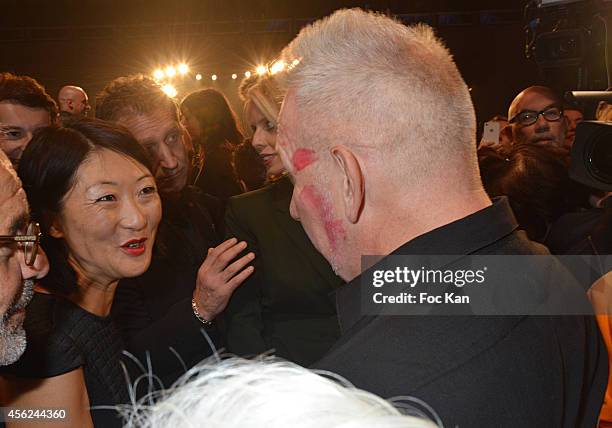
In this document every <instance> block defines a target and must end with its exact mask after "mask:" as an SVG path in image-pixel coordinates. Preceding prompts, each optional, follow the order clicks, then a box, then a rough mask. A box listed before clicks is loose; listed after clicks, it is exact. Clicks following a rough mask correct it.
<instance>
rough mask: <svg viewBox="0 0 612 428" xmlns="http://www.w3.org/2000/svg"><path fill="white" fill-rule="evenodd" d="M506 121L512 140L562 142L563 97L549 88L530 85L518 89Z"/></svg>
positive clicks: (556, 143)
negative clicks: (519, 90)
mask: <svg viewBox="0 0 612 428" xmlns="http://www.w3.org/2000/svg"><path fill="white" fill-rule="evenodd" d="M508 121H509V123H510V126H511V129H512V139H513V142H514V143H531V144H554V145H556V146H559V147H563V145H564V144H565V134H566V132H567V119H566V117H565V116H564V115H563V100H562V99H561V98H560V97H559V95H557V93H556V92H555V91H553V90H552V89H550V88H547V87H545V86H530V87H529V88H527V89H525V90H523V91H521V92H520V93H519V94H518V95H517V96H516V98H514V100H513V101H512V104H510V108H509V109H508Z"/></svg>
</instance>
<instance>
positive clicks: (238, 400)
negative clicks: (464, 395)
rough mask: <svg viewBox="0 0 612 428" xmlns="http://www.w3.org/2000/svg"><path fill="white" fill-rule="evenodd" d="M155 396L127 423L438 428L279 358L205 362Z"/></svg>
mask: <svg viewBox="0 0 612 428" xmlns="http://www.w3.org/2000/svg"><path fill="white" fill-rule="evenodd" d="M149 399H150V397H145V399H144V400H143V401H141V404H140V405H136V406H134V407H133V408H132V410H131V411H130V412H129V413H128V415H127V424H126V425H125V427H126V428H135V427H138V428H162V427H163V428H166V427H206V428H287V427H290V428H315V427H317V428H318V427H325V428H366V427H368V428H369V427H378V428H435V427H436V426H439V425H436V424H434V423H433V422H431V421H430V420H428V419H426V418H425V417H424V416H423V413H422V412H419V411H417V410H416V409H415V408H413V411H414V413H413V414H414V415H413V416H410V415H406V414H403V413H402V412H400V410H398V408H397V407H395V406H394V405H393V404H392V403H390V402H389V401H386V400H383V399H382V398H380V397H378V396H376V395H374V394H371V393H369V392H366V391H362V390H359V389H356V388H354V387H352V386H350V384H349V383H348V382H346V381H345V380H342V379H341V378H339V377H336V376H335V377H334V380H331V379H329V378H326V377H323V376H320V375H318V374H316V373H314V372H312V371H310V370H308V369H305V368H303V367H300V366H298V365H296V364H293V363H290V362H286V361H281V360H278V359H273V358H266V359H259V360H245V359H242V358H229V359H226V360H223V361H221V362H216V361H215V360H213V359H209V360H205V361H204V362H203V363H201V364H200V365H198V366H196V367H194V368H193V369H191V370H189V371H188V372H187V373H186V374H185V375H184V376H183V378H182V379H181V380H179V381H178V382H177V383H176V384H175V386H173V387H172V388H170V389H169V390H167V391H165V392H163V393H161V395H160V396H158V397H157V399H158V401H157V402H156V403H155V404H154V405H145V404H144V403H146V402H147V401H148V400H149ZM404 404H405V403H404ZM398 407H400V406H399V405H398ZM402 408H403V410H404V411H406V409H407V408H408V407H407V406H406V405H404V406H402ZM416 415H419V416H416Z"/></svg>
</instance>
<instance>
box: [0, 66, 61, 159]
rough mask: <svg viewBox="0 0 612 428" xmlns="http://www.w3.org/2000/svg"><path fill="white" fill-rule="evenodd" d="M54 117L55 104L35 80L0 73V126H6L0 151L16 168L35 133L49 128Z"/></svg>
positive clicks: (0, 142)
mask: <svg viewBox="0 0 612 428" xmlns="http://www.w3.org/2000/svg"><path fill="white" fill-rule="evenodd" d="M56 117H57V105H56V104H55V101H54V100H53V98H51V97H50V96H49V94H47V92H46V91H45V88H43V87H42V86H41V85H40V84H39V83H38V82H37V81H36V80H34V79H32V78H31V77H28V76H16V75H14V74H11V73H0V124H2V126H4V127H5V135H4V137H3V138H1V139H0V150H2V151H4V153H6V155H7V156H8V158H9V159H10V160H11V163H12V164H13V166H14V167H15V168H17V165H18V164H19V159H21V154H22V153H23V151H24V150H25V148H26V146H27V145H28V143H29V142H30V140H31V139H32V134H33V133H34V131H36V130H37V129H38V128H42V127H45V126H49V125H50V124H52V123H53V122H54V121H55V120H56Z"/></svg>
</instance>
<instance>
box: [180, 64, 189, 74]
mask: <svg viewBox="0 0 612 428" xmlns="http://www.w3.org/2000/svg"><path fill="white" fill-rule="evenodd" d="M178 72H179V73H180V74H187V73H189V66H188V65H187V64H185V63H184V62H183V63H181V64H179V66H178Z"/></svg>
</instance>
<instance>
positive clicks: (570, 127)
mask: <svg viewBox="0 0 612 428" xmlns="http://www.w3.org/2000/svg"><path fill="white" fill-rule="evenodd" d="M563 114H564V115H565V118H566V119H567V133H566V135H565V147H566V148H568V149H569V148H571V147H572V144H574V139H575V138H576V126H577V125H578V124H579V123H580V122H582V120H583V119H584V116H583V114H582V112H581V111H580V110H572V109H570V110H564V111H563Z"/></svg>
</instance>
